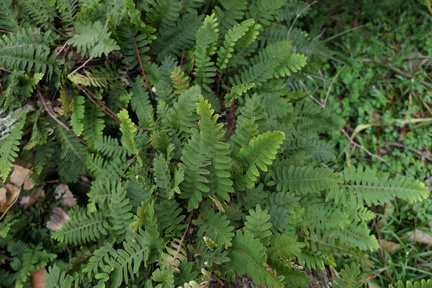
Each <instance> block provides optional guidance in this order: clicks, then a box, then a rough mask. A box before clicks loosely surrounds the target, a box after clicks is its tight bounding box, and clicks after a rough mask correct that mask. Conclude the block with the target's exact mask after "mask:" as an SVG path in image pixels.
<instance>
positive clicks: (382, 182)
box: [327, 166, 430, 206]
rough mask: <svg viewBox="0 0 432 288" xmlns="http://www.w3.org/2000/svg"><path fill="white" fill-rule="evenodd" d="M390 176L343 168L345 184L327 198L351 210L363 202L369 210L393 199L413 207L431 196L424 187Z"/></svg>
mask: <svg viewBox="0 0 432 288" xmlns="http://www.w3.org/2000/svg"><path fill="white" fill-rule="evenodd" d="M389 176H390V175H389V173H383V172H381V171H380V172H376V171H375V170H372V169H370V168H363V167H362V166H359V167H358V168H355V167H351V168H346V169H345V170H344V171H343V173H342V177H343V181H344V183H343V184H341V185H339V187H338V188H337V189H333V190H331V191H330V192H329V193H328V196H327V197H328V199H333V200H334V201H335V202H336V203H344V204H346V205H351V206H359V205H362V204H363V202H364V203H365V204H366V205H368V206H370V205H372V204H374V205H376V204H379V203H386V202H387V201H388V200H389V199H393V198H394V197H398V198H400V199H403V200H406V201H408V202H411V203H413V202H416V201H419V200H422V199H425V198H427V197H429V193H430V192H429V191H428V189H427V187H426V186H425V184H424V183H422V182H420V181H418V180H417V181H414V180H410V179H408V178H407V177H398V176H397V177H394V178H389Z"/></svg>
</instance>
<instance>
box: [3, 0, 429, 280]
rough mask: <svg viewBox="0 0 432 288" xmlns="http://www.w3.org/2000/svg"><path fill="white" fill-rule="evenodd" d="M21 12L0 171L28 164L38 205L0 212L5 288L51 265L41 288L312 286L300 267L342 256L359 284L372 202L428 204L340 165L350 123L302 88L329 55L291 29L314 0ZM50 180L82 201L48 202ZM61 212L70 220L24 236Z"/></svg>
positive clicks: (9, 61)
mask: <svg viewBox="0 0 432 288" xmlns="http://www.w3.org/2000/svg"><path fill="white" fill-rule="evenodd" d="M24 2H25V1H18V2H16V3H15V2H14V3H12V2H10V1H9V2H8V1H3V2H2V4H6V5H5V7H6V8H5V11H2V12H0V23H3V22H5V21H9V20H11V21H12V22H13V21H15V22H14V23H16V24H17V27H13V25H6V26H5V27H4V28H2V30H1V32H0V33H2V35H1V36H2V38H1V40H0V66H1V69H0V75H1V77H2V86H1V87H0V88H1V90H0V93H1V94H0V103H1V104H2V110H1V112H0V117H1V119H2V122H1V123H0V133H1V134H0V152H1V153H0V170H1V171H2V172H1V175H0V176H1V178H2V181H3V182H2V186H4V185H5V184H6V183H8V184H9V182H10V181H12V179H10V178H9V179H8V176H9V174H10V170H11V168H12V167H13V164H14V162H15V161H19V162H30V164H28V165H31V164H32V165H33V166H32V167H31V168H32V169H34V171H35V172H36V173H35V175H32V178H33V179H34V181H35V183H36V186H37V188H39V187H42V186H43V187H44V189H46V190H45V191H46V192H45V193H46V195H47V196H46V197H44V198H43V199H40V200H38V201H36V202H37V204H34V205H35V206H34V207H30V208H25V209H24V208H22V207H21V206H19V205H13V206H12V207H11V208H10V211H8V213H7V214H5V219H6V222H5V223H6V224H4V225H2V226H0V229H2V231H0V232H1V233H0V235H1V237H2V241H3V238H5V239H4V241H5V243H6V245H7V247H8V249H7V250H5V248H2V247H0V249H3V250H1V251H0V252H1V253H0V257H3V255H6V258H5V259H12V258H13V260H11V261H9V260H7V261H9V262H5V261H6V260H3V258H0V260H1V261H2V264H3V263H8V264H9V265H7V267H6V268H5V269H3V267H2V269H1V270H0V278H8V279H9V276H10V278H11V279H12V280H11V281H9V282H11V283H12V284H11V283H9V282H7V281H8V280H3V279H1V281H6V282H7V283H6V284H7V285H9V286H11V285H12V286H13V285H14V284H15V285H16V286H19V285H23V286H24V285H27V284H28V277H29V275H30V273H31V272H32V271H33V270H35V269H37V268H40V267H46V266H49V268H48V269H47V271H48V273H47V276H46V277H47V280H46V284H47V286H48V287H107V286H109V287H174V286H175V287H177V286H183V287H189V286H192V287H197V286H205V285H210V281H212V280H211V279H220V280H221V281H222V280H223V281H229V280H234V279H235V278H236V277H242V276H244V275H248V276H249V277H250V278H251V279H252V280H253V281H254V282H255V283H256V284H257V285H260V286H268V287H306V285H308V283H307V282H308V281H309V280H310V278H309V277H308V275H307V274H306V273H305V272H304V271H302V270H300V269H299V265H303V266H305V267H306V268H308V269H309V270H311V269H312V270H314V269H324V268H326V267H327V266H330V267H332V268H333V267H337V264H336V260H337V258H343V257H344V258H350V259H353V260H354V261H358V263H359V264H360V265H361V266H360V268H359V267H358V266H351V267H346V268H345V270H342V271H341V273H340V275H341V276H342V278H341V279H339V280H336V283H337V285H339V286H342V285H345V284H346V285H351V286H349V287H357V286H356V285H357V282H356V281H358V280H359V279H363V277H362V276H364V275H361V270H360V269H365V268H366V267H367V266H368V264H370V261H369V260H368V259H367V257H366V252H365V251H368V250H374V249H377V248H379V246H378V241H377V237H376V236H375V235H372V234H371V230H370V227H369V226H368V224H369V221H370V220H372V219H373V218H374V216H375V211H376V209H377V208H376V207H377V206H378V205H384V204H385V203H387V202H388V200H391V199H395V198H397V199H399V200H400V201H406V202H409V203H414V202H416V201H418V200H422V199H424V198H426V197H427V195H428V189H427V188H426V186H425V185H423V184H422V183H420V182H418V181H412V180H409V179H408V178H405V177H390V174H388V173H382V172H376V170H373V169H369V168H363V166H358V168H355V167H350V166H349V168H346V169H342V168H340V167H339V166H338V165H337V162H332V161H337V160H336V159H335V158H336V155H337V153H336V152H335V151H334V146H335V145H334V144H335V143H334V142H331V141H328V140H331V139H333V138H334V137H337V136H335V135H338V133H339V131H340V127H341V126H342V121H341V120H340V119H339V117H337V116H336V115H335V114H334V113H333V112H332V111H330V110H328V109H323V108H322V107H320V106H319V105H317V104H316V103H314V102H313V101H312V100H313V99H310V98H312V97H310V98H309V97H306V96H307V95H308V94H307V92H306V91H305V89H304V88H302V87H303V85H304V83H306V81H308V80H307V79H310V78H311V77H312V76H311V75H313V74H312V73H316V67H318V65H319V64H320V59H321V56H322V54H320V52H321V50H320V49H319V48H317V47H321V46H320V45H321V43H320V42H318V43H316V42H315V41H316V40H315V39H312V38H309V36H308V35H307V34H306V33H304V32H302V31H301V30H299V29H297V28H295V27H294V26H295V25H294V24H295V23H294V22H295V20H296V19H297V18H298V17H300V15H297V14H296V13H297V12H296V13H294V14H293V12H291V11H300V10H303V9H305V8H306V7H307V4H306V3H302V2H289V3H286V1H283V0H278V1H268V0H257V1H225V0H223V1H201V0H197V1H186V0H185V1H174V0H158V1H144V2H142V1H141V2H139V1H138V2H136V1H130V0H126V1H114V2H112V3H99V2H98V1H74V0H58V1H50V2H49V3H48V2H47V3H42V2H41V3H39V2H40V1H39V0H34V1H31V2H28V3H27V2H25V3H24ZM30 4H34V5H30ZM37 4H40V5H39V6H40V7H41V8H40V9H36V8H35V7H39V6H37ZM299 9H300V10H299ZM12 16H13V17H12ZM15 16H16V17H15ZM12 18H16V19H15V20H13V19H12ZM289 21H292V23H289ZM105 63H107V64H105ZM25 104H29V106H26V105H25ZM29 107H32V108H29ZM340 171H342V172H340ZM57 182H61V183H67V184H69V186H70V189H71V191H72V193H73V194H74V197H75V198H76V199H77V204H78V205H76V206H75V207H73V208H72V207H67V206H68V205H66V204H64V203H65V201H64V199H54V197H52V196H51V195H52V194H53V193H52V191H53V190H54V188H55V187H54V186H53V183H57ZM7 187H9V186H7ZM37 188H34V190H36V189H37ZM32 189H33V188H32ZM2 191H3V190H2ZM32 193H33V191H32V190H31V191H25V190H22V191H21V194H22V195H20V197H19V199H18V201H19V203H24V202H25V198H23V197H26V196H29V198H30V197H31V196H32V195H33V194H32ZM55 206H57V207H58V206H62V207H63V208H64V210H65V213H67V215H68V216H69V218H70V219H68V217H65V219H68V220H65V221H63V222H61V223H56V224H57V225H58V228H59V229H58V230H57V231H52V232H48V230H47V228H39V229H37V230H36V231H33V229H34V227H39V226H43V225H45V222H46V219H48V218H49V216H48V215H49V214H52V212H51V211H52V209H53V207H55ZM69 206H70V205H69ZM54 211H58V209H57V208H56V210H54ZM31 213H34V215H33V214H31ZM21 214H22V215H26V217H23V220H21V216H20V215H21ZM28 214H30V215H32V216H31V217H33V218H37V219H39V222H41V223H39V226H36V225H30V226H29V227H31V229H30V230H32V231H30V233H32V234H35V235H32V237H29V236H27V235H24V234H25V233H23V232H22V231H24V230H25V231H26V232H27V230H28V229H23V227H25V225H26V223H27V222H25V221H24V220H26V219H27V217H30V216H27V215H28ZM2 217H3V216H2ZM425 217H426V216H425ZM60 226H61V227H60ZM25 228H27V227H25ZM234 230H236V231H234ZM41 235H42V236H44V237H42V236H41ZM17 239H18V241H17ZM20 239H25V240H26V241H28V242H26V241H22V240H21V241H20ZM35 239H41V244H39V243H37V244H34V243H33V242H34V241H35ZM29 242H30V243H29ZM2 243H3V242H2ZM12 244H14V245H12ZM45 249H46V250H45ZM49 251H53V252H55V253H58V257H59V259H54V255H55V254H54V253H51V252H49ZM3 252H4V253H3ZM60 252H61V253H60ZM3 276H4V277H3ZM0 283H2V285H3V282H0Z"/></svg>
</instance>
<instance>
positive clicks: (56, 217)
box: [46, 207, 70, 231]
mask: <svg viewBox="0 0 432 288" xmlns="http://www.w3.org/2000/svg"><path fill="white" fill-rule="evenodd" d="M53 213H54V214H53V215H51V218H50V220H49V221H48V222H47V224H46V227H47V228H48V229H50V230H53V231H58V230H60V229H61V227H62V223H63V222H65V221H68V220H69V219H70V218H69V216H68V215H67V213H66V212H65V211H63V209H61V208H60V207H54V209H53Z"/></svg>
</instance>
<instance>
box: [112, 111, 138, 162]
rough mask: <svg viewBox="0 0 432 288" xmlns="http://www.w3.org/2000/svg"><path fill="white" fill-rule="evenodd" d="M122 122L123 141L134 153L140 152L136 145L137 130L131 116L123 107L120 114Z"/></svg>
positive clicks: (124, 145)
mask: <svg viewBox="0 0 432 288" xmlns="http://www.w3.org/2000/svg"><path fill="white" fill-rule="evenodd" d="M117 115H118V117H119V119H120V121H122V123H121V124H120V131H121V132H122V138H121V142H122V144H123V147H125V148H126V149H127V150H128V151H129V152H131V153H132V154H134V155H137V154H138V149H137V148H136V146H135V140H134V135H135V132H136V131H137V128H136V127H135V125H134V123H133V122H132V120H131V119H130V118H129V113H128V111H127V110H126V109H122V110H121V111H120V112H119V113H118V114H117Z"/></svg>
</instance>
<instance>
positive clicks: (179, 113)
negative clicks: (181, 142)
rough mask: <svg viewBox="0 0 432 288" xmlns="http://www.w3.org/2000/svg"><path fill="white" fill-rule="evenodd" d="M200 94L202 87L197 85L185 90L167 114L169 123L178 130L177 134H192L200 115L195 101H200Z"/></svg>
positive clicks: (186, 135) (183, 136) (184, 136)
mask: <svg viewBox="0 0 432 288" xmlns="http://www.w3.org/2000/svg"><path fill="white" fill-rule="evenodd" d="M200 94H201V89H200V87H199V86H197V85H196V86H193V87H191V88H190V89H188V90H186V91H184V92H183V93H182V94H181V95H180V96H179V97H178V100H177V101H176V102H174V104H173V107H171V108H170V109H169V110H168V111H167V114H166V115H165V117H166V121H167V122H168V123H169V124H168V125H169V126H170V127H173V128H174V129H175V130H177V134H179V135H181V136H182V137H181V138H186V137H188V136H189V135H190V133H191V128H192V127H193V126H194V125H195V123H196V120H198V117H199V116H198V115H197V114H196V106H195V103H197V102H198V99H199V98H198V96H199V95H200ZM171 129H172V128H171ZM176 136H177V135H176Z"/></svg>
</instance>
